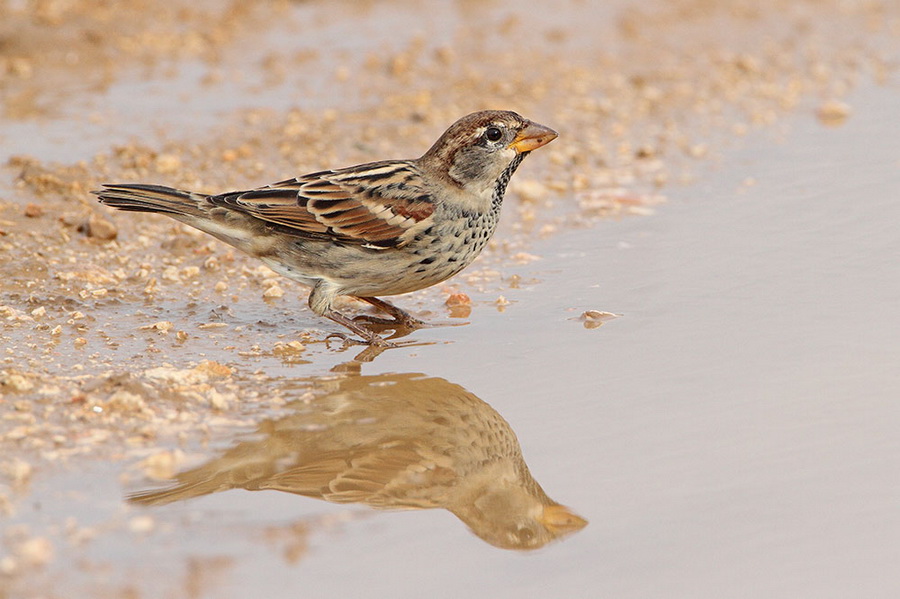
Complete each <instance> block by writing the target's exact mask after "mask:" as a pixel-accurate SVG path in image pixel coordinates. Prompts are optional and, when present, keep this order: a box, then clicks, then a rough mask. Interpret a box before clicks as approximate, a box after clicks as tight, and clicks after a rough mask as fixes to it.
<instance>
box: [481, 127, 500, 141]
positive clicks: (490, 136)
mask: <svg viewBox="0 0 900 599" xmlns="http://www.w3.org/2000/svg"><path fill="white" fill-rule="evenodd" d="M501 137H503V131H500V129H499V128H498V127H488V128H487V129H485V131H484V138H485V139H486V140H488V141H500V138H501Z"/></svg>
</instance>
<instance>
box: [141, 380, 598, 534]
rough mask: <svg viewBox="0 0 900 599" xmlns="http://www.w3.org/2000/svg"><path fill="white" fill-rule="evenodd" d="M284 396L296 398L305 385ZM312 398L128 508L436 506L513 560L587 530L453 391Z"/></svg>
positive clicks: (416, 385) (376, 384)
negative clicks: (264, 500)
mask: <svg viewBox="0 0 900 599" xmlns="http://www.w3.org/2000/svg"><path fill="white" fill-rule="evenodd" d="M283 388H284V389H285V391H286V392H287V393H288V394H290V393H291V392H292V391H291V389H296V390H297V391H299V393H298V394H302V393H304V392H305V391H307V390H309V383H308V382H307V383H304V382H303V381H302V380H297V379H295V380H289V381H284V385H283ZM313 393H314V395H313V398H312V399H309V395H308V394H304V395H303V397H304V399H302V400H298V401H291V402H289V403H288V404H287V408H288V409H289V410H290V412H289V414H288V415H286V416H283V417H281V418H277V419H268V420H263V421H261V422H260V423H259V425H258V427H257V430H256V432H255V433H253V434H252V435H250V436H249V437H248V438H246V439H243V438H242V439H241V440H236V442H235V443H234V444H233V445H232V447H231V448H229V449H227V450H225V451H223V452H222V453H221V454H220V455H219V456H218V457H214V458H212V459H210V460H209V461H207V462H206V463H204V464H201V465H199V466H197V467H195V468H192V469H189V470H186V471H184V472H181V473H179V474H177V475H176V476H175V477H174V478H175V484H174V485H172V486H169V487H164V488H162V489H153V490H147V491H139V492H136V493H133V494H131V495H130V496H129V498H128V499H129V501H130V502H131V503H133V504H136V505H143V506H148V507H149V506H160V505H166V504H169V503H173V502H176V501H183V500H187V499H191V498H195V497H201V496H204V495H209V494H211V493H217V492H222V491H227V490H230V489H246V490H249V491H261V490H276V491H282V492H287V493H294V494H296V495H301V496H305V497H310V498H315V499H321V500H324V501H328V502H331V503H339V504H354V503H355V504H363V505H367V506H369V507H371V508H375V509H382V510H385V509H394V510H396V509H430V508H443V509H446V510H448V511H450V512H451V513H453V514H454V515H455V516H456V517H457V518H459V519H460V520H461V521H462V522H463V523H464V524H466V525H467V526H468V527H469V529H470V530H471V531H472V532H473V533H475V535H476V536H478V537H479V538H481V539H482V540H484V541H486V542H487V543H489V544H491V545H494V546H496V547H500V548H503V549H518V550H530V549H537V548H538V547H541V546H543V545H546V544H547V543H549V542H550V541H553V540H556V539H560V538H562V537H564V536H567V535H569V534H571V533H574V532H576V531H578V530H580V529H582V528H584V526H586V525H587V521H586V520H585V519H583V518H581V517H580V516H578V515H577V514H575V513H574V512H572V511H571V510H570V509H569V508H567V507H565V506H563V505H561V504H559V503H557V502H556V501H554V500H552V499H551V498H550V497H549V496H548V495H547V494H546V493H545V492H544V490H543V489H542V488H541V486H540V485H539V484H538V482H537V481H536V480H535V479H534V478H533V476H532V475H531V472H530V471H529V469H528V466H527V465H526V463H525V460H524V458H523V456H522V448H521V446H520V445H519V441H518V439H517V438H516V434H515V432H513V430H512V428H511V427H510V425H509V423H508V422H507V421H506V420H504V419H503V417H502V416H501V415H500V414H499V413H497V411H496V410H494V409H493V408H492V407H491V406H490V405H488V404H487V403H486V402H484V401H483V400H481V399H480V398H478V397H476V396H475V395H473V394H472V393H470V392H469V391H467V390H466V389H464V388H463V387H461V386H460V385H457V384H454V383H451V382H449V381H447V380H445V379H442V378H439V377H430V376H426V375H424V374H418V373H386V374H380V375H349V376H342V377H338V378H331V377H329V378H322V377H319V378H318V380H316V381H315V382H314V385H313Z"/></svg>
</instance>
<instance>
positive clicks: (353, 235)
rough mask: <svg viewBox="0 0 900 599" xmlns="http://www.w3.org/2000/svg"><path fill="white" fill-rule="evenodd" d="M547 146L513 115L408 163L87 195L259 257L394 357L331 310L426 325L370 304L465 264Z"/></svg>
mask: <svg viewBox="0 0 900 599" xmlns="http://www.w3.org/2000/svg"><path fill="white" fill-rule="evenodd" d="M556 137H557V133H556V132H555V131H553V130H552V129H550V128H549V127H545V126H544V125H539V124H537V123H534V122H532V121H529V120H528V119H525V118H523V117H521V116H520V115H518V114H516V113H515V112H510V111H501V110H486V111H482V112H475V113H473V114H470V115H468V116H464V117H462V118H461V119H459V120H458V121H456V122H455V123H453V124H452V125H451V126H450V128H449V129H447V130H446V131H445V132H444V134H443V135H441V136H440V138H438V140H437V141H436V142H435V143H434V145H433V146H431V148H430V149H429V150H428V151H427V152H425V153H424V154H423V155H422V156H421V157H419V158H415V159H411V160H386V161H381V162H370V163H367V164H361V165H358V166H351V167H347V168H340V169H335V170H325V171H318V172H314V173H309V174H307V175H303V176H300V177H296V178H293V179H287V180H284V181H280V182H278V183H273V184H271V185H266V186H265V187H260V188H257V189H252V190H249V191H233V192H228V193H222V194H218V195H206V194H202V193H196V192H191V191H181V190H178V189H173V188H171V187H163V186H160V185H146V184H132V183H115V184H105V185H103V186H102V187H103V189H101V190H99V191H94V192H92V193H94V194H95V195H96V196H97V197H98V198H99V200H100V202H101V203H103V204H106V205H107V206H112V207H115V208H119V209H121V210H131V211H136V212H157V213H161V214H166V215H168V216H170V217H172V218H174V219H176V220H178V221H180V222H182V223H185V224H187V225H190V226H192V227H195V228H197V229H200V230H201V231H204V232H206V233H209V234H210V235H212V236H214V237H216V238H218V239H220V240H222V241H224V242H225V243H228V244H230V245H232V246H234V247H236V248H238V249H240V250H242V251H244V252H246V253H248V254H250V255H251V256H255V257H257V258H259V259H260V260H262V261H263V262H264V263H265V264H266V265H267V266H268V267H269V268H271V269H272V270H274V271H275V272H277V273H279V274H281V275H284V276H286V277H288V278H290V279H294V280H296V281H299V282H301V283H304V284H306V285H308V286H309V287H311V288H312V290H311V292H310V294H309V307H310V308H311V309H312V311H313V312H314V313H316V314H318V315H319V316H324V317H326V318H328V319H330V320H332V321H334V322H335V323H338V324H340V325H342V326H344V327H346V328H348V329H350V331H352V332H353V333H355V334H356V335H358V336H359V337H361V338H362V340H363V342H364V343H367V344H370V345H373V346H380V347H393V346H394V344H392V343H391V342H389V341H387V340H386V339H384V338H383V337H381V336H379V335H377V334H376V333H375V332H373V331H372V330H370V329H368V328H366V327H364V326H362V325H361V324H360V321H359V320H354V319H351V318H349V317H347V316H345V315H344V314H341V313H340V312H338V311H336V310H335V309H334V307H333V305H334V301H335V298H337V297H338V296H340V295H348V296H352V297H355V298H357V299H360V300H362V301H364V302H367V303H369V304H371V305H373V306H374V307H375V308H377V309H378V310H380V311H382V312H384V313H386V314H387V315H389V316H390V317H391V319H378V318H368V319H367V320H369V321H370V322H375V323H380V324H388V325H390V324H393V325H397V326H400V327H404V328H406V329H416V328H420V327H422V326H425V323H424V322H422V321H420V320H418V319H416V318H414V317H412V316H411V315H409V314H408V313H406V312H405V311H403V310H401V309H400V308H397V307H396V306H394V305H393V304H390V303H388V302H387V301H384V300H382V299H379V298H378V297H377V296H384V295H388V296H390V295H400V294H403V293H409V292H411V291H417V290H419V289H423V288H425V287H430V286H431V285H435V284H436V283H440V282H442V281H445V280H446V279H449V278H450V277H452V276H453V275H455V274H457V273H458V272H460V271H461V270H463V269H464V268H465V267H466V266H468V265H469V264H471V263H472V261H473V260H474V259H475V258H476V257H477V256H478V255H479V254H480V253H481V250H482V249H484V246H485V245H486V244H487V242H488V240H489V239H490V238H491V236H492V235H493V233H494V230H495V228H496V226H497V222H498V220H499V217H500V208H501V205H502V203H503V196H504V194H505V192H506V186H507V184H508V183H509V179H510V177H512V175H513V173H514V172H515V171H516V169H517V168H518V167H519V165H520V164H521V162H522V160H523V159H524V158H525V156H527V155H528V154H529V153H530V152H531V151H533V150H535V149H537V148H540V147H541V146H543V145H545V144H547V143H549V142H551V141H553V140H554V139H555V138H556ZM339 336H343V335H339ZM345 338H346V337H345Z"/></svg>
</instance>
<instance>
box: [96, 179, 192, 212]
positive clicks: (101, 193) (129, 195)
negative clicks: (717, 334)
mask: <svg viewBox="0 0 900 599" xmlns="http://www.w3.org/2000/svg"><path fill="white" fill-rule="evenodd" d="M91 193H93V194H94V195H96V196H97V198H98V199H99V200H100V203H101V204H106V205H107V206H112V207H113V208H118V209H119V210H127V211H132V212H161V213H163V214H168V215H170V216H175V217H179V216H181V217H185V216H187V217H202V216H204V214H205V211H204V210H203V209H202V208H201V205H202V202H203V201H204V200H205V199H206V198H207V197H208V196H205V195H203V194H199V193H193V192H190V191H181V190H180V189H174V188H172V187H164V186H162V185H144V184H139V183H113V184H109V183H107V184H104V185H103V189H100V190H97V191H92V192H91Z"/></svg>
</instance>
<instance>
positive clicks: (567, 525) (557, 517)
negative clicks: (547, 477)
mask: <svg viewBox="0 0 900 599" xmlns="http://www.w3.org/2000/svg"><path fill="white" fill-rule="evenodd" d="M555 135H556V134H554V137H555ZM550 139H553V138H552V137H551V138H550ZM548 141H549V140H548ZM544 143H547V142H544ZM539 519H540V521H541V523H542V524H543V525H544V526H545V527H546V528H547V530H549V531H550V532H551V533H552V534H553V535H556V536H558V535H564V534H568V533H571V532H575V531H576V530H581V529H582V528H584V527H585V526H587V523H588V521H587V520H585V519H584V518H582V517H581V516H579V515H578V514H575V513H573V512H571V511H570V510H569V508H567V507H566V506H564V505H548V506H546V507H545V508H544V513H543V514H541V516H540V518H539Z"/></svg>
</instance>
